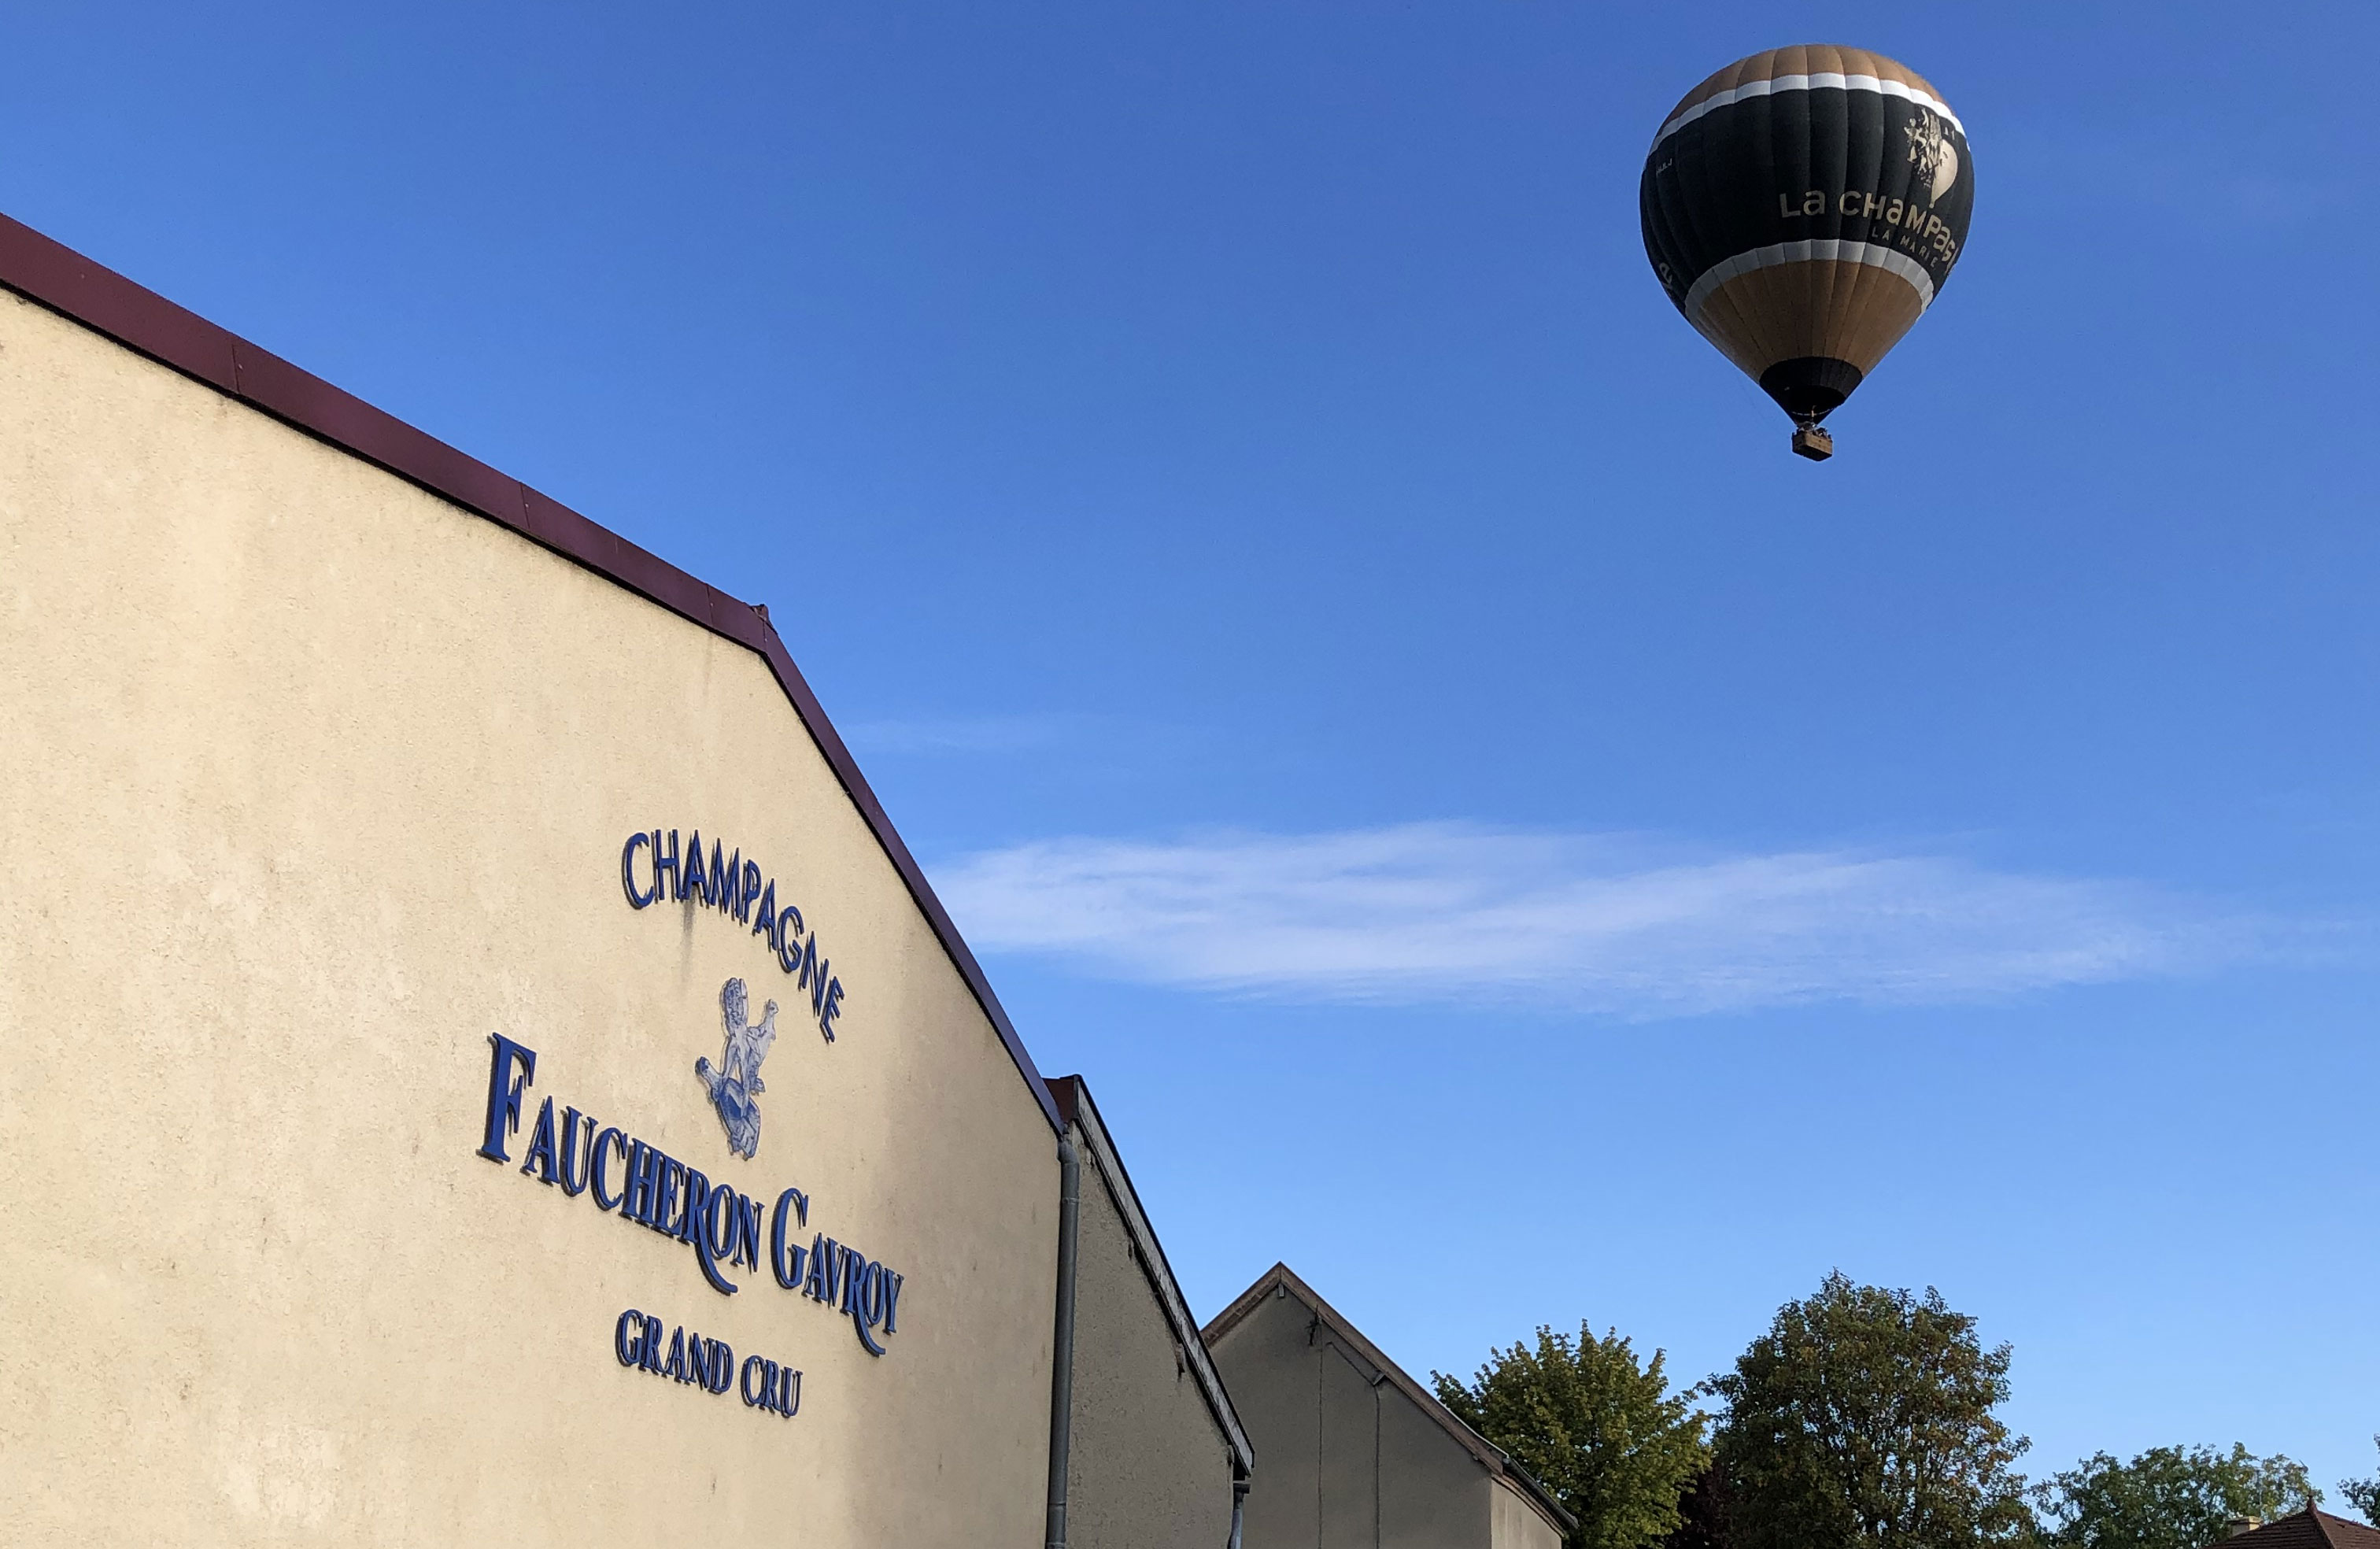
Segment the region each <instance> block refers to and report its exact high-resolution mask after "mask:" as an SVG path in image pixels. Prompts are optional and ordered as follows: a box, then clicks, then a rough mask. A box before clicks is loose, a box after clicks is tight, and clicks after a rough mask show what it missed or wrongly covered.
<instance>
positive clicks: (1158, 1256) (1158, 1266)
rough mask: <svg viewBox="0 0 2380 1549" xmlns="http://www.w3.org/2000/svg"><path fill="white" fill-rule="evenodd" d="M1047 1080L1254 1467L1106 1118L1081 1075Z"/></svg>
mask: <svg viewBox="0 0 2380 1549" xmlns="http://www.w3.org/2000/svg"><path fill="white" fill-rule="evenodd" d="M1048 1085H1049V1088H1050V1096H1051V1098H1052V1099H1054V1100H1055V1102H1056V1103H1057V1105H1058V1112H1059V1115H1060V1116H1062V1118H1063V1119H1064V1120H1065V1121H1066V1123H1067V1124H1068V1125H1070V1126H1072V1127H1074V1128H1079V1129H1080V1130H1081V1131H1082V1132H1083V1139H1084V1140H1086V1141H1087V1144H1088V1149H1089V1151H1090V1153H1091V1165H1092V1166H1094V1167H1095V1168H1097V1169H1098V1171H1099V1180H1100V1182H1101V1183H1103V1184H1104V1185H1105V1186H1106V1188H1107V1191H1108V1197H1109V1198H1110V1199H1112V1200H1113V1201H1115V1203H1116V1213H1117V1214H1120V1215H1122V1216H1123V1228H1124V1232H1125V1234H1126V1235H1127V1236H1129V1237H1130V1238H1132V1242H1133V1247H1134V1249H1135V1251H1136V1252H1137V1254H1138V1256H1139V1259H1140V1266H1141V1272H1142V1274H1143V1275H1146V1276H1147V1279H1148V1284H1149V1288H1150V1289H1151V1290H1154V1291H1155V1292H1156V1293H1157V1299H1158V1303H1159V1305H1160V1306H1161V1307H1163V1308H1164V1309H1165V1319H1166V1322H1168V1323H1172V1325H1173V1334H1174V1337H1175V1338H1177V1339H1179V1340H1180V1341H1181V1342H1182V1350H1183V1354H1184V1358H1185V1359H1186V1360H1188V1361H1189V1363H1190V1369H1191V1371H1192V1372H1194V1373H1195V1374H1196V1376H1197V1379H1198V1386H1199V1389H1200V1391H1201V1392H1202V1393H1203V1394H1204V1395H1205V1397H1206V1399H1207V1408H1208V1410H1210V1411H1211V1412H1212V1413H1213V1415H1214V1417H1215V1422H1216V1423H1217V1424H1218V1425H1220V1426H1221V1427H1222V1429H1223V1438H1224V1440H1225V1441H1226V1442H1227V1443H1228V1444H1229V1445H1230V1446H1231V1449H1232V1458H1233V1462H1234V1463H1235V1464H1236V1465H1237V1466H1238V1469H1239V1471H1240V1473H1241V1475H1242V1476H1243V1477H1245V1476H1246V1475H1247V1474H1249V1473H1250V1472H1252V1471H1253V1470H1255V1468H1256V1444H1254V1443H1253V1442H1251V1441H1249V1440H1248V1433H1247V1427H1246V1426H1245V1425H1243V1424H1242V1423H1241V1422H1240V1412H1239V1410H1238V1409H1236V1408H1234V1407H1233V1403H1232V1395H1231V1391H1230V1390H1229V1389H1228V1388H1226V1387H1224V1385H1223V1374H1222V1373H1221V1372H1219V1371H1217V1370H1216V1369H1215V1358H1214V1356H1213V1355H1212V1354H1211V1353H1210V1352H1209V1351H1208V1348H1207V1336H1206V1333H1205V1331H1204V1330H1202V1329H1200V1328H1199V1326H1198V1320H1197V1319H1196V1318H1195V1317H1193V1316H1192V1315H1191V1313H1190V1302H1189V1299H1187V1298H1185V1297H1184V1296H1183V1294H1182V1287H1181V1283H1180V1282H1179V1281H1177V1280H1175V1279H1174V1278H1173V1266H1172V1263H1170V1262H1167V1260H1166V1257H1165V1245H1164V1244H1163V1243H1161V1242H1160V1241H1159V1240H1158V1239H1157V1228H1156V1227H1155V1226H1152V1225H1151V1224H1150V1222H1149V1219H1148V1213H1147V1211H1145V1210H1143V1209H1142V1208H1141V1203H1140V1194H1139V1192H1138V1191H1137V1190H1135V1189H1134V1188H1133V1186H1132V1175H1131V1174H1130V1173H1129V1172H1127V1171H1125V1169H1124V1165H1123V1153H1121V1152H1119V1151H1117V1150H1116V1145H1115V1140H1114V1138H1113V1137H1112V1136H1111V1135H1110V1134H1109V1133H1108V1127H1107V1121H1106V1120H1105V1119H1104V1118H1102V1117H1100V1116H1099V1104H1096V1103H1094V1102H1092V1101H1091V1089H1090V1085H1089V1083H1088V1082H1087V1081H1085V1080H1084V1079H1082V1078H1081V1077H1080V1076H1060V1077H1057V1078H1056V1079H1052V1080H1050V1082H1049V1083H1048Z"/></svg>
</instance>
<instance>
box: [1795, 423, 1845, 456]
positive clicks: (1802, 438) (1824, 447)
mask: <svg viewBox="0 0 2380 1549" xmlns="http://www.w3.org/2000/svg"><path fill="white" fill-rule="evenodd" d="M1793 450H1794V452H1795V454H1796V455H1798V456H1801V457H1807V458H1809V459H1810V460H1811V461H1812V462H1824V461H1826V460H1827V459H1828V457H1833V456H1834V455H1835V438H1834V437H1833V436H1831V435H1828V433H1826V432H1825V431H1822V430H1820V429H1819V428H1818V427H1817V426H1815V425H1796V426H1794V427H1793Z"/></svg>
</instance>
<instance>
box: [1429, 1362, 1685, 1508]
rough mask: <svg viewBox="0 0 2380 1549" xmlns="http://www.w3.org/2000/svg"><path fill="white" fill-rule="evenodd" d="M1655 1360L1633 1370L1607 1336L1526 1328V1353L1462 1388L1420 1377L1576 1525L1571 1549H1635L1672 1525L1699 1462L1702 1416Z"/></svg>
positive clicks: (1436, 1376) (1441, 1377)
mask: <svg viewBox="0 0 2380 1549" xmlns="http://www.w3.org/2000/svg"><path fill="white" fill-rule="evenodd" d="M1661 1359H1662V1356H1661V1352H1660V1351H1659V1350H1655V1351H1654V1352H1653V1359H1652V1360H1650V1361H1647V1362H1644V1363H1642V1364H1640V1363H1639V1362H1638V1360H1637V1359H1636V1352H1635V1350H1634V1349H1633V1348H1631V1346H1630V1345H1629V1342H1628V1341H1627V1340H1626V1339H1624V1338H1621V1336H1620V1334H1619V1331H1618V1330H1616V1329H1615V1330H1611V1331H1609V1332H1607V1333H1606V1334H1605V1336H1603V1337H1602V1338H1600V1339H1597V1337H1596V1336H1595V1331H1594V1329H1592V1328H1591V1327H1588V1326H1587V1325H1586V1324H1584V1323H1582V1324H1580V1325H1579V1331H1578V1337H1577V1338H1576V1339H1575V1340H1573V1338H1571V1336H1569V1335H1566V1334H1556V1333H1555V1332H1554V1331H1553V1330H1552V1329H1551V1328H1540V1329H1538V1330H1537V1344H1536V1348H1535V1349H1531V1348H1528V1347H1527V1346H1526V1345H1522V1344H1515V1345H1514V1346H1513V1347H1512V1348H1511V1349H1509V1350H1496V1351H1493V1352H1491V1354H1490V1359H1489V1360H1488V1364H1486V1365H1485V1366H1482V1367H1481V1368H1480V1369H1479V1372H1478V1374H1477V1375H1476V1376H1475V1377H1473V1378H1472V1380H1471V1383H1470V1384H1469V1385H1468V1386H1465V1385H1464V1384H1462V1383H1460V1382H1457V1381H1456V1380H1455V1379H1454V1378H1452V1377H1450V1376H1448V1375H1446V1374H1445V1373H1444V1372H1432V1373H1430V1378H1431V1381H1432V1383H1433V1384H1435V1385H1436V1387H1437V1389H1438V1397H1439V1400H1440V1401H1441V1402H1442V1403H1444V1404H1445V1405H1446V1407H1447V1408H1448V1409H1452V1410H1453V1411H1454V1412H1455V1413H1456V1414H1457V1415H1460V1416H1461V1417H1462V1418H1463V1423H1464V1424H1466V1425H1468V1426H1470V1427H1471V1428H1472V1429H1473V1430H1474V1431H1476V1432H1478V1433H1480V1434H1481V1435H1483V1436H1485V1437H1487V1438H1488V1440H1489V1441H1491V1442H1493V1443H1495V1444H1496V1445H1498V1446H1500V1447H1502V1448H1503V1449H1504V1450H1505V1451H1506V1452H1507V1453H1509V1454H1511V1455H1512V1460H1513V1461H1514V1462H1516V1463H1518V1464H1520V1466H1521V1467H1522V1468H1524V1469H1526V1470H1528V1471H1529V1472H1530V1473H1531V1474H1533V1475H1535V1476H1536V1479H1537V1480H1538V1482H1541V1483H1543V1484H1544V1485H1545V1486H1546V1487H1547V1489H1548V1490H1549V1491H1551V1492H1552V1493H1553V1495H1554V1497H1555V1498H1556V1499H1557V1500H1559V1501H1560V1502H1561V1503H1562V1505H1563V1506H1566V1507H1568V1508H1569V1510H1570V1511H1571V1512H1572V1513H1573V1515H1574V1516H1576V1517H1577V1518H1578V1530H1577V1531H1575V1532H1574V1533H1573V1534H1572V1535H1571V1537H1570V1539H1569V1543H1570V1545H1571V1549H1643V1546H1644V1545H1645V1544H1648V1543H1654V1542H1655V1541H1657V1540H1658V1539H1660V1538H1662V1537H1663V1536H1665V1535H1666V1534H1668V1533H1669V1532H1670V1530H1671V1529H1673V1528H1675V1527H1676V1526H1677V1525H1678V1499H1679V1496H1680V1494H1682V1492H1683V1491H1684V1490H1685V1488H1686V1486H1687V1484H1688V1483H1689V1482H1691V1481H1692V1480H1693V1479H1694V1476H1695V1475H1696V1474H1698V1473H1700V1472H1701V1471H1702V1470H1703V1468H1704V1467H1705V1466H1706V1464H1707V1463H1708V1462H1709V1460H1710V1449H1709V1447H1708V1445H1706V1442H1705V1441H1704V1437H1703V1425H1704V1421H1703V1416H1702V1414H1701V1413H1700V1412H1699V1411H1697V1410H1695V1409H1694V1407H1693V1400H1692V1397H1691V1395H1690V1394H1686V1393H1677V1394H1672V1393H1670V1391H1669V1386H1670V1384H1669V1378H1668V1377H1667V1376H1666V1375H1665V1374H1664V1373H1663V1372H1662V1369H1661Z"/></svg>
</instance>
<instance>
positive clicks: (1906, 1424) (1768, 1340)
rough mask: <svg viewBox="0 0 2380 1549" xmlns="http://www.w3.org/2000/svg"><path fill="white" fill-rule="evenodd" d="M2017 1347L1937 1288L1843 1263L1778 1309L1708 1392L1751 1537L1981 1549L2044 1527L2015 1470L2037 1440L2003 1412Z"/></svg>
mask: <svg viewBox="0 0 2380 1549" xmlns="http://www.w3.org/2000/svg"><path fill="white" fill-rule="evenodd" d="M2008 1370H2009V1348H2008V1347H2007V1346H2006V1345H2002V1346H1999V1347H1998V1348H1994V1349H1985V1348H1984V1347H1983V1345H1982V1343H1981V1342H1980V1341H1979V1340H1978V1339H1977V1338H1976V1336H1975V1321H1974V1319H1973V1318H1971V1317H1968V1316H1966V1315H1965V1314H1963V1313H1960V1312H1954V1311H1951V1310H1950V1309H1949V1306H1947V1305H1946V1304H1945V1303H1944V1302H1943V1300H1942V1296H1941V1293H1940V1292H1938V1291H1937V1290H1934V1289H1933V1288H1931V1287H1928V1288H1927V1289H1926V1292H1925V1295H1924V1296H1923V1297H1919V1296H1916V1295H1913V1293H1911V1292H1909V1291H1906V1290H1886V1289H1884V1288H1882V1287H1876V1286H1857V1285H1853V1284H1852V1281H1851V1280H1850V1279H1849V1278H1848V1277H1847V1276H1845V1275H1843V1274H1842V1272H1841V1271H1840V1270H1838V1271H1836V1272H1835V1273H1833V1274H1831V1275H1828V1276H1827V1278H1826V1280H1825V1282H1824V1283H1823V1284H1821V1285H1820V1286H1819V1287H1818V1289H1817V1292H1816V1294H1815V1295H1813V1296H1811V1297H1809V1298H1808V1299H1804V1300H1801V1301H1791V1302H1788V1303H1786V1304H1785V1305H1784V1306H1783V1307H1781V1308H1779V1310H1778V1312H1777V1317H1776V1320H1775V1322H1774V1323H1771V1324H1770V1325H1769V1329H1768V1332H1767V1333H1766V1334H1764V1335H1762V1336H1760V1337H1759V1338H1757V1339H1755V1340H1754V1341H1753V1342H1752V1345H1751V1348H1748V1349H1746V1350H1745V1351H1744V1352H1743V1355H1742V1356H1740V1357H1738V1358H1737V1359H1736V1362H1735V1369H1734V1370H1733V1371H1732V1372H1722V1373H1720V1374H1719V1375H1718V1376H1716V1377H1713V1378H1712V1379H1711V1380H1710V1382H1709V1383H1708V1384H1706V1385H1707V1390H1708V1391H1709V1392H1711V1393H1713V1394H1715V1395H1717V1396H1718V1397H1720V1398H1721V1399H1723V1400H1725V1402H1726V1406H1727V1408H1726V1412H1725V1414H1724V1416H1723V1417H1722V1419H1721V1421H1720V1424H1719V1428H1718V1464H1719V1467H1720V1469H1721V1470H1723V1471H1724V1473H1725V1475H1726V1478H1727V1482H1728V1486H1729V1491H1730V1527H1731V1537H1732V1539H1733V1541H1734V1543H1735V1544H1736V1545H1737V1546H1738V1549H1976V1546H1978V1545H1982V1544H1990V1543H2006V1542H2011V1541H2015V1540H2018V1539H2021V1538H2022V1537H2023V1536H2024V1535H2025V1534H2026V1533H2027V1532H2028V1531H2030V1529H2031V1526H2032V1514H2031V1513H2030V1512H2029V1511H2027V1510H2026V1509H2025V1503H2024V1482H2023V1480H2022V1479H2021V1478H2019V1477H2018V1476H2017V1475H2016V1474H2015V1473H2014V1472H2013V1471H2012V1470H2011V1465H2012V1464H2013V1463H2014V1462H2015V1461H2016V1458H2017V1457H2018V1456H2019V1455H2020V1454H2021V1453H2022V1452H2023V1450H2024V1448H2025V1446H2026V1445H2027V1444H2026V1442H2025V1440H2024V1438H2022V1437H2021V1436H2011V1435H2010V1433H2009V1430H2008V1427H2007V1426H2005V1425H2003V1424H2002V1423H2001V1422H2000V1421H1999V1419H1998V1416H1997V1415H1996V1414H1995V1413H1994V1412H1993V1411H1994V1410H1995V1409H1997V1408H1998V1406H1999V1405H2000V1403H2002V1402H2003V1401H2004V1400H2005V1399H2006V1398H2007V1397H2008V1394H2009V1384H2008Z"/></svg>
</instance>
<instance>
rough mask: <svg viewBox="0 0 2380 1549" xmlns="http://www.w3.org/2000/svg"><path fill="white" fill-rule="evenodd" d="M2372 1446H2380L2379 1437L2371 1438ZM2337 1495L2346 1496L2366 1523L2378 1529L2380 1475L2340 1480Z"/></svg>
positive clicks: (2379, 1526) (2379, 1521)
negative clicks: (2361, 1514)
mask: <svg viewBox="0 0 2380 1549" xmlns="http://www.w3.org/2000/svg"><path fill="white" fill-rule="evenodd" d="M2372 1445H2374V1446H2380V1436H2374V1437H2373V1438H2372ZM2338 1493H2339V1494H2342V1495H2344V1496H2346V1497H2347V1499H2348V1502H2349V1504H2350V1505H2351V1506H2354V1507H2355V1509H2356V1510H2358V1511H2360V1512H2362V1513H2363V1519H2364V1520H2365V1521H2366V1522H2369V1523H2371V1524H2372V1525H2373V1526H2374V1527H2375V1528H2380V1474H2374V1475H2373V1476H2372V1477H2371V1478H2370V1479H2342V1480H2340V1481H2339V1482H2338Z"/></svg>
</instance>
